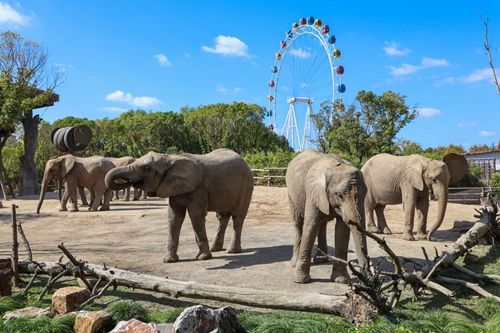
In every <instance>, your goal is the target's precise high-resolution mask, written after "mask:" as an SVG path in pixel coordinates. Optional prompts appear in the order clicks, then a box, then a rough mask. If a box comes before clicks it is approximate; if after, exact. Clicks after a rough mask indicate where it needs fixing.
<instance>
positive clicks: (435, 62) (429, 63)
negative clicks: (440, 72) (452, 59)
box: [421, 57, 450, 68]
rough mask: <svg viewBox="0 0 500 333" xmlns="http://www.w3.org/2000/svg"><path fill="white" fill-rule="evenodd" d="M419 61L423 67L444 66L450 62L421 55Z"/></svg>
mask: <svg viewBox="0 0 500 333" xmlns="http://www.w3.org/2000/svg"><path fill="white" fill-rule="evenodd" d="M421 63H422V66H421V67H423V68H430V67H444V66H449V65H450V63H449V62H448V60H446V59H433V58H428V57H423V58H422V62H421Z"/></svg>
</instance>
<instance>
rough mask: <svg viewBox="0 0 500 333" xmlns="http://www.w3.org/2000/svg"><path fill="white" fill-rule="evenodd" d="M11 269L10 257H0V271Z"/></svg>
mask: <svg viewBox="0 0 500 333" xmlns="http://www.w3.org/2000/svg"><path fill="white" fill-rule="evenodd" d="M7 268H10V269H12V259H10V257H0V269H7Z"/></svg>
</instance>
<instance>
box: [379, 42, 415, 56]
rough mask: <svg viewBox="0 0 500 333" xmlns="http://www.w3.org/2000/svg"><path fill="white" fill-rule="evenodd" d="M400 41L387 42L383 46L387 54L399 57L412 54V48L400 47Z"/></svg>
mask: <svg viewBox="0 0 500 333" xmlns="http://www.w3.org/2000/svg"><path fill="white" fill-rule="evenodd" d="M399 46H400V45H399V43H396V42H395V41H392V42H385V46H384V47H383V49H384V51H385V54H387V55H389V56H391V57H399V56H405V55H408V54H410V52H411V50H410V49H407V48H405V49H401V48H399Z"/></svg>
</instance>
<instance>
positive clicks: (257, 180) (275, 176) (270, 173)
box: [252, 167, 286, 186]
mask: <svg viewBox="0 0 500 333" xmlns="http://www.w3.org/2000/svg"><path fill="white" fill-rule="evenodd" d="M252 173H253V180H254V184H255V185H267V186H285V173H286V168H284V167H283V168H263V169H252Z"/></svg>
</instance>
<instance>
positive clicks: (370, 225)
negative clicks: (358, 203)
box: [364, 194, 380, 234]
mask: <svg viewBox="0 0 500 333" xmlns="http://www.w3.org/2000/svg"><path fill="white" fill-rule="evenodd" d="M374 205H375V203H374V202H373V198H371V195H370V194H367V195H366V198H365V202H364V206H365V216H366V230H368V231H369V232H373V233H377V234H378V233H380V230H379V229H378V227H377V226H376V225H375V219H374V218H373V210H374Z"/></svg>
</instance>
